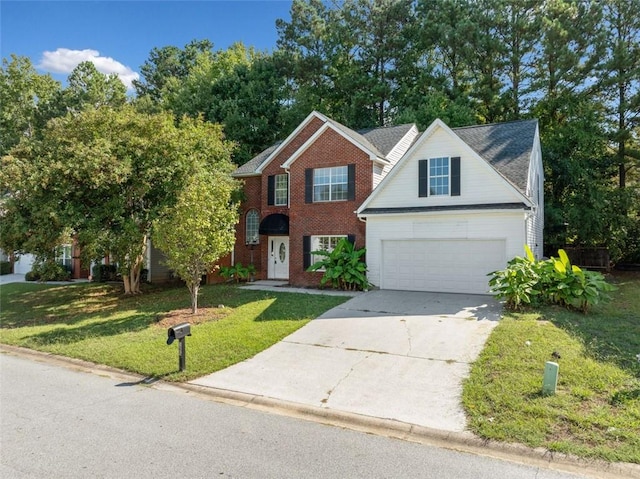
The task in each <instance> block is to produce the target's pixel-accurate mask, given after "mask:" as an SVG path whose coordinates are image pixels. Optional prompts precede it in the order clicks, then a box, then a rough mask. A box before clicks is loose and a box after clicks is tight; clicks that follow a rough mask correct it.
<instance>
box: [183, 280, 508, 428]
mask: <svg viewBox="0 0 640 479" xmlns="http://www.w3.org/2000/svg"><path fill="white" fill-rule="evenodd" d="M500 314H501V307H500V305H499V304H498V303H497V302H496V301H495V300H494V299H493V298H492V297H490V296H476V295H463V294H440V293H419V292H409V291H371V292H368V293H364V294H361V295H359V296H356V297H355V298H353V299H351V300H349V301H347V302H346V303H343V304H342V305H341V306H338V307H336V308H334V309H332V310H330V311H328V312H326V313H325V314H324V315H322V316H321V317H320V318H318V319H316V320H314V321H311V322H309V323H308V324H307V325H306V326H304V327H302V328H301V329H299V330H298V331H296V332H295V333H293V334H291V335H289V336H288V337H286V338H285V339H284V340H282V341H281V342H279V343H277V344H275V345H274V346H272V347H271V348H269V349H267V350H265V351H263V352H262V353H260V354H258V355H256V356H255V357H253V358H251V359H248V360H246V361H243V362H241V363H238V364H236V365H234V366H231V367H229V368H227V369H224V370H222V371H218V372H216V373H213V374H211V375H209V376H205V377H202V378H199V379H197V380H195V381H192V383H193V384H197V385H200V386H206V387H213V388H218V389H225V390H231V391H237V392H242V393H248V394H253V395H258V396H267V397H271V398H276V399H281V400H285V401H291V402H297V403H302V404H306V405H311V406H316V407H323V408H330V409H335V410H340V411H347V412H351V413H357V414H362V415H366V416H372V417H377V418H384V419H394V420H398V421H402V422H406V423H410V424H417V425H421V426H426V427H431V428H435V429H441V430H445V431H462V430H464V429H465V426H466V420H465V415H464V412H463V410H462V407H461V405H460V395H461V391H462V380H463V379H464V378H465V377H466V376H467V375H468V373H469V368H470V363H471V362H473V361H474V360H475V359H476V358H477V356H478V354H479V352H480V351H481V350H482V347H483V345H484V343H485V341H486V339H487V337H488V336H489V333H490V332H491V330H492V329H493V327H495V326H496V324H497V321H498V319H499V317H500Z"/></svg>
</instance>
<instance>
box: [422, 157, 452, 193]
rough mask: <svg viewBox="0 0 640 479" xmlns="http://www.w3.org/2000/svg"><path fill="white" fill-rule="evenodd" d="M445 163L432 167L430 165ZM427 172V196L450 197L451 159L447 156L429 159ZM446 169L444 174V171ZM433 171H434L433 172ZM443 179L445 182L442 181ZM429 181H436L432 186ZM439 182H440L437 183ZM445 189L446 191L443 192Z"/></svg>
mask: <svg viewBox="0 0 640 479" xmlns="http://www.w3.org/2000/svg"><path fill="white" fill-rule="evenodd" d="M436 162H438V163H443V162H444V163H445V164H442V165H432V163H436ZM428 168H429V171H428V176H427V182H428V183H427V188H428V191H429V196H450V195H451V158H450V157H448V156H439V157H436V158H429V165H428ZM445 168H446V173H444V170H445ZM434 170H435V171H434ZM442 179H444V180H445V181H442ZM431 180H436V182H437V183H436V184H435V185H432V184H431ZM438 180H440V181H438ZM445 188H446V191H445Z"/></svg>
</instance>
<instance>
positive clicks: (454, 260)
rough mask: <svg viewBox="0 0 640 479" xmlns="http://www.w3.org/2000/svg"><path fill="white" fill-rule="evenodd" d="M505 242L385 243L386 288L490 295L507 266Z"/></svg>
mask: <svg viewBox="0 0 640 479" xmlns="http://www.w3.org/2000/svg"><path fill="white" fill-rule="evenodd" d="M506 261H507V258H506V241H505V240H504V239H411V240H383V241H382V261H381V278H380V279H381V285H380V287H381V288H382V289H398V290H408V291H434V292H445V293H470V294H486V293H487V292H488V281H489V278H488V277H487V273H490V272H492V271H495V270H498V269H502V268H504V267H505V265H506Z"/></svg>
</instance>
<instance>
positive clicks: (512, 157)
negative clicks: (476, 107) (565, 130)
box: [357, 120, 544, 294]
mask: <svg viewBox="0 0 640 479" xmlns="http://www.w3.org/2000/svg"><path fill="white" fill-rule="evenodd" d="M543 181H544V179H543V168H542V156H541V150H540V139H539V132H538V124H537V121H535V120H527V121H516V122H509V123H500V124H493V125H480V126H471V127H465V128H453V129H452V128H449V127H448V126H447V125H445V124H444V123H443V122H442V121H440V120H436V121H434V122H433V123H432V124H431V125H430V126H429V128H428V129H427V130H426V131H425V132H424V133H423V134H422V135H421V136H420V137H419V138H418V139H417V140H416V142H415V143H414V144H413V145H412V147H411V148H410V150H409V151H408V152H407V153H406V155H404V157H403V158H402V159H401V160H400V161H399V162H398V163H397V165H396V166H395V167H394V168H393V170H392V171H391V172H390V173H389V175H387V176H386V178H385V179H384V180H383V181H382V182H381V184H380V186H379V187H378V188H376V189H375V190H374V191H373V193H372V194H371V196H370V197H369V198H367V199H366V201H364V203H363V204H362V205H361V206H360V207H359V208H358V211H357V216H358V218H361V219H362V220H363V221H366V231H367V234H366V246H367V266H368V270H369V273H368V276H369V280H370V281H371V283H373V284H374V285H375V286H378V287H380V288H382V289H401V290H417V291H435V292H455V293H475V294H481V293H486V292H487V290H488V284H487V283H488V279H489V278H488V277H487V273H490V272H492V271H495V270H498V269H503V268H504V267H505V265H506V263H507V261H508V260H509V259H511V258H513V257H514V256H522V255H523V254H524V245H525V244H527V245H529V247H530V248H531V250H532V251H533V252H534V254H535V255H536V256H537V257H538V258H539V257H541V256H542V247H543V239H542V229H543V215H544V199H543Z"/></svg>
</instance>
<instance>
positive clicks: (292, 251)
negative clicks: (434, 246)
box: [232, 111, 418, 286]
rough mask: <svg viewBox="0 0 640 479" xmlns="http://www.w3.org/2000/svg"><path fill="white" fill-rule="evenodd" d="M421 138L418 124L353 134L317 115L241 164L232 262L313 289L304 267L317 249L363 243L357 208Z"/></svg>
mask: <svg viewBox="0 0 640 479" xmlns="http://www.w3.org/2000/svg"><path fill="white" fill-rule="evenodd" d="M417 136H418V129H417V127H416V126H415V125H413V124H409V125H400V126H394V127H388V128H376V129H371V130H365V131H360V132H356V131H353V130H351V129H349V128H347V127H345V126H344V125H341V124H340V123H338V122H336V121H334V120H332V119H330V118H328V117H326V116H324V115H322V114H321V113H318V112H315V111H314V112H312V113H311V114H309V115H308V116H307V118H305V120H304V121H303V122H302V123H301V124H300V125H299V126H298V127H297V128H296V129H295V130H294V131H293V132H292V133H291V134H290V135H289V136H288V137H287V138H286V139H285V140H284V141H282V142H281V143H278V144H275V145H273V146H271V147H270V148H268V149H267V150H265V151H263V152H262V153H260V154H259V155H257V156H256V157H255V158H253V159H252V160H250V161H249V162H248V163H246V164H244V165H242V166H241V167H239V168H238V169H237V170H236V171H235V172H234V173H233V176H234V177H236V178H240V179H242V180H243V181H244V195H245V201H244V202H243V204H242V216H241V219H240V223H239V225H238V228H237V234H236V244H235V248H234V251H233V253H232V255H233V257H232V261H233V263H234V264H235V263H238V262H241V263H242V264H244V265H247V264H253V265H254V266H255V267H256V269H257V271H258V274H257V277H258V278H262V279H281V280H288V281H289V283H291V284H295V285H299V286H316V285H317V284H318V283H319V280H320V277H321V276H322V273H310V272H307V271H306V270H307V268H308V266H309V265H311V264H313V263H314V262H315V260H316V258H314V256H313V255H312V253H311V252H312V251H316V250H322V249H324V250H330V249H332V248H333V246H334V245H335V244H336V243H337V241H338V240H339V239H340V238H343V237H347V238H349V239H350V241H352V242H355V245H356V247H358V248H360V247H363V246H364V245H365V234H366V228H365V227H366V225H365V223H364V222H363V221H361V220H360V219H359V218H358V216H357V215H356V214H355V211H356V210H357V209H358V207H359V206H360V205H361V204H362V202H363V201H365V199H367V198H368V197H369V195H370V194H371V192H372V191H373V190H374V188H376V186H377V185H378V184H379V183H380V182H381V181H382V180H383V178H384V177H385V176H386V175H387V173H389V171H391V170H392V168H393V166H394V165H395V164H396V162H397V161H398V160H399V159H400V158H401V157H402V156H403V155H404V154H405V152H406V151H407V150H408V149H409V147H410V146H411V145H412V144H413V142H414V140H415V139H416V138H417Z"/></svg>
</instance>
